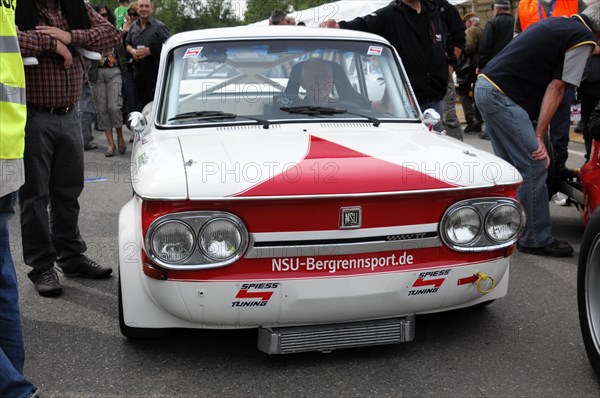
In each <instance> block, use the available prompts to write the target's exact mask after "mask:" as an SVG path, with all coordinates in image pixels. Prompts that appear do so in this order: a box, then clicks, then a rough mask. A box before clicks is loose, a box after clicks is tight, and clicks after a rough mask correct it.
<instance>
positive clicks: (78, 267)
mask: <svg viewBox="0 0 600 398" xmlns="http://www.w3.org/2000/svg"><path fill="white" fill-rule="evenodd" d="M58 266H59V267H60V269H61V270H62V273H63V275H64V276H68V277H78V276H79V277H83V278H90V279H103V278H108V277H109V276H110V274H111V272H112V269H111V268H106V267H102V266H101V265H100V264H98V263H97V262H95V261H94V260H90V259H89V258H87V257H86V256H84V255H80V256H75V257H73V258H71V259H69V260H67V261H65V262H63V263H61V264H59V265H58Z"/></svg>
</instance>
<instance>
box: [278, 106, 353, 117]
mask: <svg viewBox="0 0 600 398" xmlns="http://www.w3.org/2000/svg"><path fill="white" fill-rule="evenodd" d="M279 109H281V110H282V111H284V112H288V113H291V114H298V115H334V114H337V113H346V112H348V111H347V110H346V109H342V108H330V107H327V106H282V107H281V108H279Z"/></svg>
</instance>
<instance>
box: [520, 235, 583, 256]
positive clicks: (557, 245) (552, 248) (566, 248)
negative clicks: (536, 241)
mask: <svg viewBox="0 0 600 398" xmlns="http://www.w3.org/2000/svg"><path fill="white" fill-rule="evenodd" d="M519 251H520V252H521V253H527V254H535V255H538V256H548V257H569V256H571V254H573V247H571V245H570V244H569V243H568V242H563V241H561V240H558V239H554V242H552V243H550V244H549V245H546V246H543V247H524V246H519Z"/></svg>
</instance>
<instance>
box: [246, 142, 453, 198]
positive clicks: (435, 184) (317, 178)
mask: <svg viewBox="0 0 600 398" xmlns="http://www.w3.org/2000/svg"><path fill="white" fill-rule="evenodd" d="M454 186H455V185H452V184H448V183H446V182H444V181H441V180H438V179H436V178H434V177H431V176H429V175H427V174H424V173H421V172H420V171H417V170H414V169H411V168H408V167H404V166H401V165H397V164H394V163H391V162H388V161H385V160H382V159H377V158H374V157H372V156H369V155H366V154H364V153H360V152H357V151H354V150H352V149H349V148H346V147H344V146H341V145H339V144H336V143H333V142H330V141H327V140H324V139H322V138H318V137H315V136H311V137H310V146H309V150H308V153H307V154H306V156H305V157H304V158H303V159H302V160H301V161H300V162H299V163H297V164H293V166H292V167H289V168H288V169H286V170H285V171H283V172H282V173H280V174H277V175H275V176H273V177H272V178H270V179H268V180H266V181H263V182H261V183H259V184H257V185H255V186H253V187H251V188H249V189H247V190H245V191H244V192H240V193H239V194H236V195H234V196H243V197H245V196H286V195H328V194H352V193H374V192H393V191H413V190H423V189H440V188H452V187H454Z"/></svg>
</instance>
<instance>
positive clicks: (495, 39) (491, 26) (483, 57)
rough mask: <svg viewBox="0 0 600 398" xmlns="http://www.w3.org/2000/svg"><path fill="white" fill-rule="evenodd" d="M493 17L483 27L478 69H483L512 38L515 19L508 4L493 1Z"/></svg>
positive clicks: (501, 1)
mask: <svg viewBox="0 0 600 398" xmlns="http://www.w3.org/2000/svg"><path fill="white" fill-rule="evenodd" d="M494 15H495V16H494V18H492V19H491V20H490V21H489V22H488V23H487V24H486V25H485V29H484V30H483V39H481V45H480V46H479V63H478V64H477V67H478V68H479V69H483V67H484V66H485V65H486V64H487V63H488V62H489V60H490V59H492V58H493V57H494V55H496V54H498V53H499V52H500V50H502V49H503V48H504V47H506V45H507V44H508V42H510V41H511V40H512V38H513V28H514V26H515V17H513V16H512V14H511V13H510V2H509V1H508V0H495V1H494ZM478 72H479V71H478Z"/></svg>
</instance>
